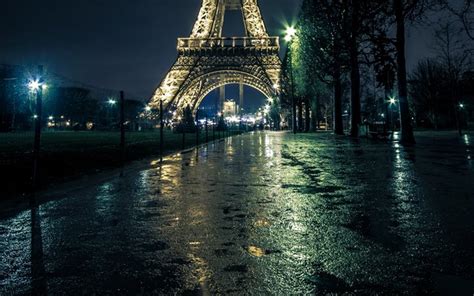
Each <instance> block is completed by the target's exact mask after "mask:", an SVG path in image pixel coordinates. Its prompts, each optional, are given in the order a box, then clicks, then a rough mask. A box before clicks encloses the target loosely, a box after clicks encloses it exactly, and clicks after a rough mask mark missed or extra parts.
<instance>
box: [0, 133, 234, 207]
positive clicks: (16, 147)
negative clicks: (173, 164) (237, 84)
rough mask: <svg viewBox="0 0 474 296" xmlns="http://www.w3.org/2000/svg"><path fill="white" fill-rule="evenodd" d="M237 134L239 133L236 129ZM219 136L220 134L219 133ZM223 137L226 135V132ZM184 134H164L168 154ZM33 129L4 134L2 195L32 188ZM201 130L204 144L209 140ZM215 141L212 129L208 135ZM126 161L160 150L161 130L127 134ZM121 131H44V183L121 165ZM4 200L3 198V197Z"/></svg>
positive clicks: (192, 138) (188, 141)
mask: <svg viewBox="0 0 474 296" xmlns="http://www.w3.org/2000/svg"><path fill="white" fill-rule="evenodd" d="M234 133H235V132H234ZM215 135H216V138H219V134H218V133H217V132H216V134H215ZM220 136H223V135H222V134H221V135H220ZM182 137H183V136H182V134H175V133H173V132H171V131H169V130H166V131H165V133H164V145H163V146H164V153H170V152H173V151H178V150H180V149H181V148H182V145H183V143H182ZM33 138H34V134H33V133H32V132H25V133H3V134H2V133H0V174H1V175H2V176H3V178H2V179H3V180H4V181H5V184H6V186H0V193H1V194H2V196H12V195H15V194H18V193H23V192H26V191H28V190H29V189H30V184H31V181H30V179H31V172H32V150H33ZM205 138H206V136H205V132H204V131H202V132H201V133H200V141H199V142H200V143H203V142H204V141H205ZM208 138H209V140H212V138H213V137H212V131H209V134H208ZM125 142H126V160H127V161H132V160H137V159H141V158H145V157H147V156H152V155H158V154H159V152H160V150H159V149H160V133H159V132H130V133H126V137H125ZM119 143H120V133H119V132H44V133H43V134H42V138H41V157H40V168H41V177H42V180H41V184H43V187H44V186H45V185H47V184H49V183H51V182H54V181H61V180H64V179H69V178H72V177H77V176H81V175H85V174H90V173H94V172H98V171H101V170H103V169H108V168H114V167H118V166H119V165H120V149H119ZM194 145H196V134H186V135H185V145H184V147H185V148H189V147H192V146H194ZM0 199H2V198H0Z"/></svg>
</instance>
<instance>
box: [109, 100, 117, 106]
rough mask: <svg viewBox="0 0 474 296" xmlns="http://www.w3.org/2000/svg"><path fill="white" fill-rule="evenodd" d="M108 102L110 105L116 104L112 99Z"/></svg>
mask: <svg viewBox="0 0 474 296" xmlns="http://www.w3.org/2000/svg"><path fill="white" fill-rule="evenodd" d="M108 102H109V104H110V105H115V104H116V103H117V101H116V100H114V99H109V101H108Z"/></svg>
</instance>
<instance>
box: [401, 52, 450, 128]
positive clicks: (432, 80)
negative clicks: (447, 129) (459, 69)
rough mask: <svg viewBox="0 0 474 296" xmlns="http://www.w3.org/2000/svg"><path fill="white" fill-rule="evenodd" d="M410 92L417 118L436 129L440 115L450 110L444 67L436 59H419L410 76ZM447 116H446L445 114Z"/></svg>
mask: <svg viewBox="0 0 474 296" xmlns="http://www.w3.org/2000/svg"><path fill="white" fill-rule="evenodd" d="M410 81H411V83H410V90H411V91H410V93H411V97H412V98H413V103H414V106H415V112H416V115H417V116H416V117H417V119H418V120H420V121H422V122H421V123H424V121H428V124H427V127H434V128H435V129H438V128H439V126H440V120H441V115H442V113H443V112H445V111H446V110H450V109H451V108H450V107H451V104H450V101H449V98H448V97H446V95H445V94H446V89H447V87H448V86H447V85H446V81H447V73H446V69H445V68H444V67H443V66H442V64H440V63H439V62H438V61H437V60H434V59H426V60H423V61H420V62H419V63H418V65H417V66H416V68H415V70H414V71H413V73H412V74H411V76H410ZM446 117H448V116H446Z"/></svg>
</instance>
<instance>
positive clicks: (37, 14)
mask: <svg viewBox="0 0 474 296" xmlns="http://www.w3.org/2000/svg"><path fill="white" fill-rule="evenodd" d="M299 3H300V0H260V6H261V10H262V13H263V15H264V19H265V21H266V25H267V28H268V30H269V33H270V34H271V35H282V34H283V33H282V31H281V30H282V29H283V27H284V25H285V23H287V22H290V21H291V20H295V19H296V15H297V13H298V9H299ZM200 4H201V1H200V0H139V1H137V0H42V1H37V0H1V9H0V63H5V64H22V65H24V64H30V65H31V64H38V63H41V64H44V65H46V67H47V68H48V69H49V70H50V71H54V72H56V73H60V74H62V75H65V76H67V77H70V78H72V79H74V80H78V81H82V82H85V83H88V84H92V85H95V86H99V87H104V88H111V89H124V90H126V91H130V92H132V93H134V94H135V95H137V96H143V97H149V96H150V95H151V94H152V93H153V91H154V88H155V87H156V86H157V84H158V83H159V82H160V80H161V79H162V77H163V75H164V74H165V72H166V71H167V70H168V68H169V67H170V66H171V65H172V63H173V62H174V60H175V58H176V38H177V37H186V36H188V35H189V33H190V31H191V29H192V26H193V24H194V21H195V19H196V16H197V13H198V9H199V7H200ZM241 31H242V22H241V20H240V19H239V18H238V17H237V15H233V16H232V15H231V16H230V17H229V18H228V21H227V23H226V26H225V33H227V35H232V34H235V33H239V32H241ZM409 39H410V40H411V41H412V42H411V45H409V47H408V64H409V65H413V64H414V63H415V62H416V61H417V60H418V59H419V58H420V57H421V56H424V55H426V54H429V45H430V43H431V35H430V33H429V32H428V33H427V32H426V31H424V30H412V31H410V32H409Z"/></svg>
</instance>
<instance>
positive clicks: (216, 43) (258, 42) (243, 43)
mask: <svg viewBox="0 0 474 296" xmlns="http://www.w3.org/2000/svg"><path fill="white" fill-rule="evenodd" d="M234 47H235V48H259V49H278V48H279V47H280V43H279V38H278V37H264V38H249V37H231V38H179V39H178V50H186V49H208V48H209V49H211V48H234Z"/></svg>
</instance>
